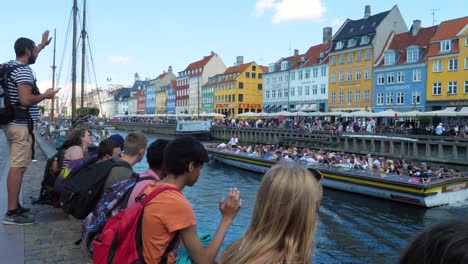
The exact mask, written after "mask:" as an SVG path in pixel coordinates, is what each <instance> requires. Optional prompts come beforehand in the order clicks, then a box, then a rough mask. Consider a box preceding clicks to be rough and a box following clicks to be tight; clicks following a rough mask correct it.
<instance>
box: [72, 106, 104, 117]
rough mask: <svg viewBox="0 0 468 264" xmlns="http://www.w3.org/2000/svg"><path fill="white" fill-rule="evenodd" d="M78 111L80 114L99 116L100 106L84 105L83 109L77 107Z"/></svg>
mask: <svg viewBox="0 0 468 264" xmlns="http://www.w3.org/2000/svg"><path fill="white" fill-rule="evenodd" d="M76 112H77V113H78V115H93V116H98V115H99V108H96V107H83V109H81V108H78V109H76Z"/></svg>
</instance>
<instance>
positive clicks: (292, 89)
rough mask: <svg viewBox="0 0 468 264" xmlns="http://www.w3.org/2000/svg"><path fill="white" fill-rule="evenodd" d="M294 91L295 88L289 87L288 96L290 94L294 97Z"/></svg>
mask: <svg viewBox="0 0 468 264" xmlns="http://www.w3.org/2000/svg"><path fill="white" fill-rule="evenodd" d="M295 91H296V88H295V87H291V91H290V92H289V94H290V95H291V96H294V93H295Z"/></svg>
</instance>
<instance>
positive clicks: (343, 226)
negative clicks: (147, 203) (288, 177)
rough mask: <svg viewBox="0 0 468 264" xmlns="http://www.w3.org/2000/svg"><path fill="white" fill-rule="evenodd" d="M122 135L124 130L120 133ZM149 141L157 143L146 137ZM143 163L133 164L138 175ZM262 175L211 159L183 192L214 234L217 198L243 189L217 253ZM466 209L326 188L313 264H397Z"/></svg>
mask: <svg viewBox="0 0 468 264" xmlns="http://www.w3.org/2000/svg"><path fill="white" fill-rule="evenodd" d="M119 133H121V134H122V135H123V136H124V137H125V135H126V132H123V131H119ZM148 138H149V142H152V141H153V140H155V139H156V136H155V135H148ZM147 167H148V166H147V163H146V160H143V161H142V162H140V163H139V164H137V165H136V167H135V170H136V171H137V172H142V171H144V170H146V168H147ZM261 179H262V175H261V174H257V173H253V172H249V171H245V170H240V169H236V168H232V167H230V166H226V165H223V164H221V163H219V162H217V161H214V160H211V161H210V162H209V163H208V164H206V165H205V166H204V168H203V170H202V173H201V175H200V178H199V180H198V182H197V183H196V184H195V186H193V187H191V188H190V187H187V188H185V189H184V190H183V193H184V195H185V196H186V197H187V199H188V200H189V201H190V202H191V204H192V206H193V209H194V210H195V214H196V216H197V224H198V230H199V232H204V233H211V234H212V235H213V234H214V233H215V231H216V228H217V226H218V223H219V221H220V219H221V214H220V212H219V210H218V201H219V199H220V197H222V196H225V195H226V194H227V191H228V189H229V188H230V187H237V188H239V189H240V191H241V197H242V200H243V206H242V208H241V210H240V212H239V214H238V216H237V218H236V220H235V221H234V223H233V224H232V226H231V228H230V229H229V231H228V233H227V236H226V239H225V240H224V244H223V247H222V249H221V250H223V249H224V248H225V247H226V246H228V245H229V244H231V243H232V242H233V241H234V240H235V239H237V238H238V237H239V236H240V235H242V234H243V233H244V231H245V230H246V228H247V226H248V225H249V222H250V218H251V215H252V209H253V205H254V201H255V194H256V191H257V189H258V186H259V184H260V181H261ZM467 209H468V205H462V204H460V205H454V206H444V207H438V208H432V209H424V208H419V207H415V206H411V205H405V204H401V203H397V202H392V201H387V200H383V199H377V198H372V197H366V196H363V195H357V194H352V193H346V192H341V191H334V190H331V189H325V190H324V195H323V199H322V202H321V208H320V215H319V224H318V231H317V234H316V239H315V241H316V245H315V250H314V258H313V263H327V264H331V263H396V261H397V259H398V256H399V254H400V252H401V250H402V249H403V248H404V247H405V246H406V245H407V243H408V241H409V240H410V239H411V238H412V237H413V236H414V235H415V234H417V233H418V232H420V231H421V230H422V229H424V228H426V227H429V226H431V225H432V224H434V223H436V222H438V221H440V220H447V219H454V218H457V217H460V218H466V217H468V210H467Z"/></svg>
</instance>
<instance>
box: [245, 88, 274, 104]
mask: <svg viewBox="0 0 468 264" xmlns="http://www.w3.org/2000/svg"><path fill="white" fill-rule="evenodd" d="M271 98H276V90H272V91H271ZM239 102H240V101H239Z"/></svg>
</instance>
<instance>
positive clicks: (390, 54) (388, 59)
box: [384, 51, 395, 65]
mask: <svg viewBox="0 0 468 264" xmlns="http://www.w3.org/2000/svg"><path fill="white" fill-rule="evenodd" d="M384 64H385V65H393V64H395V52H394V51H386V52H385V61H384Z"/></svg>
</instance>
